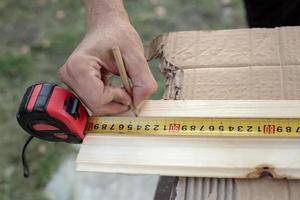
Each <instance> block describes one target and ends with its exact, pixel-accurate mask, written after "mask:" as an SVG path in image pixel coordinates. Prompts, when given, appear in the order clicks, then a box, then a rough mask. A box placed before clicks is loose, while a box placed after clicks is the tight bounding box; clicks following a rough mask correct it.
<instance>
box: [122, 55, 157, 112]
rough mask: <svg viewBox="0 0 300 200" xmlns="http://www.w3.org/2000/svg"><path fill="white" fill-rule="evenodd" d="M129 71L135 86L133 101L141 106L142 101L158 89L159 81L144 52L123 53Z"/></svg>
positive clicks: (136, 105) (137, 105)
mask: <svg viewBox="0 0 300 200" xmlns="http://www.w3.org/2000/svg"><path fill="white" fill-rule="evenodd" d="M123 58H124V62H125V66H126V68H127V72H128V75H129V77H130V78H131V81H132V86H133V102H134V105H135V107H139V105H140V104H141V103H142V101H144V100H146V99H148V98H149V97H150V96H151V95H152V94H153V93H155V91H156V90H157V83H156V81H155V79H154V77H153V75H152V73H151V71H150V69H149V66H148V63H147V61H146V59H145V57H144V54H143V52H141V51H136V52H133V53H132V54H126V53H125V54H123Z"/></svg>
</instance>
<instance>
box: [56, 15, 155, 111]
mask: <svg viewBox="0 0 300 200" xmlns="http://www.w3.org/2000/svg"><path fill="white" fill-rule="evenodd" d="M114 46H118V47H119V48H120V50H121V53H122V57H123V60H124V63H125V66H126V71H127V73H128V76H129V77H130V78H131V81H132V89H133V94H132V98H133V99H132V100H133V103H134V105H135V106H136V107H138V105H139V104H140V103H141V102H142V101H143V100H145V99H147V98H148V97H149V96H150V95H151V94H153V93H154V92H155V91H156V89H157V84H156V81H155V79H154V78H153V76H152V73H151V71H150V70H149V67H148V64H147V61H146V59H145V57H144V53H143V51H144V50H143V46H142V43H141V40H140V38H139V36H138V34H137V32H136V31H135V29H134V28H133V27H132V26H131V24H130V22H129V20H128V19H127V18H122V17H109V18H108V19H106V20H103V21H102V22H98V23H97V24H96V25H93V26H92V27H91V28H90V29H89V30H88V31H87V33H86V35H85V37H84V39H83V40H82V42H81V43H80V44H79V45H78V47H77V48H76V49H75V50H74V52H73V53H72V54H71V56H70V57H69V58H68V59H67V61H66V63H65V64H64V65H63V66H62V67H61V68H60V69H59V77H60V79H61V81H62V82H64V83H65V84H66V85H68V86H69V87H70V88H71V89H72V90H74V92H75V93H76V94H77V95H78V96H79V97H80V99H81V100H82V101H83V102H84V103H85V105H86V106H87V107H88V108H89V109H90V110H91V111H92V113H93V114H94V115H109V114H116V113H119V112H123V111H126V110H127V109H128V108H129V105H130V104H131V101H132V100H131V97H130V96H129V94H128V93H126V91H125V90H124V89H123V88H121V87H115V86H111V85H109V84H108V82H107V76H108V75H109V74H110V73H112V74H118V70H117V67H116V63H115V60H114V58H113V55H112V52H111V48H112V47H114Z"/></svg>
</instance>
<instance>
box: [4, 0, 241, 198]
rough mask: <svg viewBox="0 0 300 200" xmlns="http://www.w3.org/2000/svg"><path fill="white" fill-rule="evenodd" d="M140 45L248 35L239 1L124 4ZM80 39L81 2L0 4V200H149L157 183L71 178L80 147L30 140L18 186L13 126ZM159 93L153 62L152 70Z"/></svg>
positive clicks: (151, 179) (20, 140)
mask: <svg viewBox="0 0 300 200" xmlns="http://www.w3.org/2000/svg"><path fill="white" fill-rule="evenodd" d="M124 2H125V6H126V8H127V10H128V13H129V15H130V19H131V22H132V24H133V25H134V27H135V28H136V29H137V31H138V32H139V34H140V36H141V38H142V40H143V41H144V42H146V41H149V40H151V39H152V38H153V37H155V36H157V35H159V34H161V33H164V32H170V31H183V30H214V29H226V28H240V27H245V26H246V23H245V17H244V8H243V2H242V1H241V0H164V1H159V0H143V1H142V0H125V1H124ZM84 32H85V26H84V9H83V7H82V4H81V1H80V0H22V1H19V0H0V136H1V138H0V200H11V199H22V200H27V199H28V200H36V199H38V200H40V199H59V200H64V199H87V200H88V199H109V200H114V199H152V198H153V194H154V192H155V187H156V183H157V180H158V177H157V176H127V175H117V174H90V173H82V172H80V173H79V172H75V158H76V154H77V152H78V149H79V146H76V145H68V144H63V143H49V142H45V141H40V140H37V139H35V140H33V142H32V143H31V144H30V146H29V148H28V149H27V158H28V161H29V166H30V171H31V176H30V177H29V178H28V179H24V178H23V171H22V165H21V149H22V146H23V144H24V142H25V140H26V139H27V137H28V135H27V134H25V132H24V131H23V130H21V128H20V127H19V125H18V124H17V122H16V119H15V114H16V112H17V109H18V106H19V103H20V100H21V98H22V96H23V94H24V92H25V90H26V88H27V87H28V86H30V85H31V84H33V83H36V82H41V81H53V82H57V83H59V81H58V79H57V75H56V73H57V69H58V68H59V67H60V66H61V65H62V64H63V63H64V61H65V60H66V59H67V58H68V55H69V54H70V53H71V52H72V50H73V49H74V48H75V47H76V45H77V44H78V43H79V42H80V40H81V38H82V37H83V35H84ZM150 66H151V70H152V72H153V73H154V75H155V77H156V79H157V81H158V83H159V90H158V92H157V93H156V94H155V95H154V96H153V97H152V98H153V99H160V98H161V95H162V93H163V77H162V76H161V74H160V71H159V68H158V61H152V62H151V63H150Z"/></svg>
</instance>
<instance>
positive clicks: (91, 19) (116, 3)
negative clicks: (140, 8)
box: [83, 0, 128, 30]
mask: <svg viewBox="0 0 300 200" xmlns="http://www.w3.org/2000/svg"><path fill="white" fill-rule="evenodd" d="M83 1H84V6H85V10H86V24H87V29H88V30H92V29H94V28H96V27H97V26H98V25H99V24H103V23H105V22H109V21H111V20H112V19H114V18H118V19H120V18H121V19H124V20H128V15H127V11H126V10H125V8H124V5H123V0H83Z"/></svg>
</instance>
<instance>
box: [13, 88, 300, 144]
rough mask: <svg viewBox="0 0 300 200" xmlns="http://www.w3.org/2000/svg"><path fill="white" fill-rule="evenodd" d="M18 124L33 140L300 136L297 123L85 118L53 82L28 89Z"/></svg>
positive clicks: (78, 105)
mask: <svg viewBox="0 0 300 200" xmlns="http://www.w3.org/2000/svg"><path fill="white" fill-rule="evenodd" d="M17 120H18V122H19V124H20V125H21V126H22V128H23V129H24V130H25V131H27V132H28V133H29V134H31V135H32V136H34V137H37V138H40V139H44V140H48V141H55V142H56V141H64V142H68V143H81V142H82V140H83V138H84V136H85V134H88V133H95V134H103V135H107V134H126V135H158V136H208V137H209V136H221V137H300V120H299V119H276V118H275V119H256V118H255V119H254V118H248V119H247V118H242V119H240V118H183V117H166V118H165V117H89V116H88V113H87V111H86V109H85V108H84V106H83V105H82V104H81V102H80V101H79V100H78V98H77V97H76V96H75V95H74V94H73V93H71V92H70V91H68V90H66V89H64V88H61V87H59V86H57V85H55V84H51V83H40V84H36V85H33V86H31V87H29V88H28V89H27V91H26V93H25V95H24V97H23V99H22V102H21V105H20V108H19V111H18V114H17Z"/></svg>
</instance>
